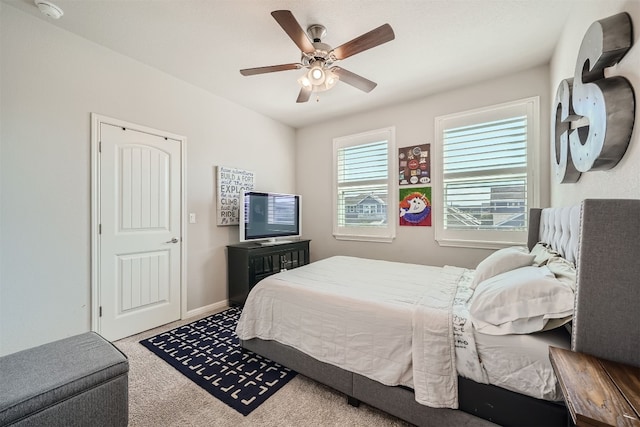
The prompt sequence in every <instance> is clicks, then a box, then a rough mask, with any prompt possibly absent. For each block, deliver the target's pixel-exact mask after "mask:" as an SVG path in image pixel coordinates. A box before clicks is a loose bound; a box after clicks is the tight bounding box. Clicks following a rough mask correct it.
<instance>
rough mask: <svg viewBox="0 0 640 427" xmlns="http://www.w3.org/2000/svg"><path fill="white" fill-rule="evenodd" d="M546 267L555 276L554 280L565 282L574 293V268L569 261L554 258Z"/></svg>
mask: <svg viewBox="0 0 640 427" xmlns="http://www.w3.org/2000/svg"><path fill="white" fill-rule="evenodd" d="M547 267H549V270H551V272H552V273H553V274H554V275H555V276H556V279H558V280H560V281H562V282H565V283H566V284H568V285H569V286H571V289H573V290H574V291H575V290H576V268H575V267H574V266H573V263H572V262H571V261H567V260H566V259H564V258H561V257H555V258H551V259H550V260H549V261H548V262H547Z"/></svg>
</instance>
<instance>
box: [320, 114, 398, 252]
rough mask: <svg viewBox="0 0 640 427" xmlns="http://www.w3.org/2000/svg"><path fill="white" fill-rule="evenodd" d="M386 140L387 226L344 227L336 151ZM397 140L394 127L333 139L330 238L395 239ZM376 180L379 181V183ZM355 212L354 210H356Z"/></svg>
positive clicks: (375, 240) (355, 239)
mask: <svg viewBox="0 0 640 427" xmlns="http://www.w3.org/2000/svg"><path fill="white" fill-rule="evenodd" d="M382 140H386V141H387V169H388V170H387V179H386V185H387V226H386V227H379V228H367V227H353V226H351V227H347V226H344V225H340V224H339V219H338V195H339V191H338V188H339V183H338V150H339V149H342V148H348V147H354V146H358V145H365V144H370V143H373V142H378V141H382ZM396 163H397V162H396V137H395V126H389V127H385V128H381V129H375V130H371V131H367V132H362V133H358V134H353V135H346V136H341V137H336V138H334V139H333V203H332V209H333V215H332V216H333V236H334V238H335V239H336V240H352V241H362V242H382V243H390V242H392V241H393V240H394V239H395V237H396V223H397V220H398V219H397V218H398V217H397V210H398V209H397V202H396V200H397V198H398V196H397V194H398V190H397V185H396V184H397V183H396V177H397V175H398V172H397V164H396ZM378 181H379V180H378ZM356 210H357V209H356Z"/></svg>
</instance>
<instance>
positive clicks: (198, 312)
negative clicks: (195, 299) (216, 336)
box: [182, 300, 229, 320]
mask: <svg viewBox="0 0 640 427" xmlns="http://www.w3.org/2000/svg"><path fill="white" fill-rule="evenodd" d="M228 307H229V300H223V301H219V302H215V303H213V304H209V305H205V306H204V307H199V308H196V309H193V310H189V311H187V314H186V316H185V317H184V318H183V319H182V320H186V319H190V318H192V317H198V316H202V315H203V314H209V312H210V311H221V310H223V309H225V308H228Z"/></svg>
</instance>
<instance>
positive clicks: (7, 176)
mask: <svg viewBox="0 0 640 427" xmlns="http://www.w3.org/2000/svg"><path fill="white" fill-rule="evenodd" d="M0 23H1V25H0V37H1V45H0V54H1V55H0V56H1V62H0V64H1V66H0V93H1V94H2V97H1V99H0V117H1V122H2V127H1V128H0V130H1V133H0V153H1V156H0V161H1V164H0V166H1V168H0V183H2V186H1V187H0V206H1V207H2V210H1V212H0V230H1V233H2V239H1V240H0V354H6V353H10V352H13V351H17V350H20V349H23V348H27V347H31V346H34V345H37V344H41V343H44V342H48V341H52V340H55V339H58V338H62V337H65V336H69V335H73V334H76V333H80V332H84V331H87V330H89V329H90V201H91V194H90V176H91V175H90V173H91V170H90V113H91V112H96V113H99V114H103V115H106V116H111V117H115V118H118V119H122V120H126V121H129V122H133V123H138V124H141V125H144V126H149V127H153V128H157V129H161V130H165V131H168V132H171V133H175V134H179V135H184V136H186V137H187V210H188V212H195V213H196V214H197V216H198V223H197V224H190V225H189V226H188V230H187V239H188V248H187V250H188V265H187V285H188V310H190V311H193V310H197V309H199V308H201V307H206V306H209V305H212V304H216V303H221V302H223V301H224V300H226V298H227V289H226V253H225V246H226V245H227V244H229V243H235V242H237V240H238V228H237V227H236V226H233V227H217V226H216V219H215V199H214V197H215V187H214V182H215V166H216V165H223V166H230V167H239V168H243V169H248V170H252V171H254V172H255V173H256V181H257V186H258V188H259V189H264V190H272V191H282V192H291V191H295V190H296V189H295V181H294V172H293V170H294V165H295V163H294V161H295V158H294V155H295V154H294V151H295V132H294V130H293V129H292V128H290V127H288V126H285V125H283V124H280V123H278V122H276V121H274V120H271V119H269V118H266V117H265V116H262V115H259V114H257V113H255V112H252V111H250V110H247V109H245V108H244V107H241V106H238V105H236V104H233V103H231V102H228V101H226V100H225V99H222V98H219V97H217V96H214V95H212V94H210V93H207V92H204V91H203V90H201V89H198V88H196V87H194V86H191V85H188V84H186V83H184V82H182V81H180V80H177V79H175V78H173V77H171V76H169V75H166V74H164V73H161V72H159V71H157V70H155V69H153V68H150V67H148V66H146V65H144V64H141V63H139V62H136V61H133V60H131V59H129V58H127V57H124V56H122V55H120V54H117V53H114V52H112V51H110V50H108V49H106V48H104V47H101V46H99V45H96V44H94V43H92V42H89V41H87V40H85V39H82V38H79V37H77V36H75V35H73V34H71V33H68V32H66V31H63V30H60V29H58V28H56V27H54V26H52V25H50V24H48V23H46V22H44V21H43V20H41V19H38V18H35V17H32V16H30V15H27V14H24V13H22V12H20V11H18V10H17V9H14V8H13V7H11V6H6V5H4V4H3V5H2V7H1V9H0ZM211 78H216V77H215V76H211ZM273 170H277V171H278V172H277V173H273Z"/></svg>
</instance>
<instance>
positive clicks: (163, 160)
mask: <svg viewBox="0 0 640 427" xmlns="http://www.w3.org/2000/svg"><path fill="white" fill-rule="evenodd" d="M159 135H161V133H160V132H158V133H157V134H156V133H155V132H149V131H148V130H147V131H140V130H136V129H132V128H129V127H123V126H117V125H113V124H108V123H104V122H100V123H99V141H100V148H99V159H98V162H99V171H100V172H99V174H100V176H99V190H98V191H99V195H100V196H99V209H98V210H99V219H98V222H99V226H98V240H99V245H98V248H97V249H98V252H99V256H98V259H99V261H98V262H99V266H98V269H99V273H98V275H97V280H98V288H99V291H98V293H99V302H98V304H99V307H98V310H99V321H98V324H99V326H98V330H99V332H100V333H101V334H102V335H103V336H104V337H105V338H107V339H109V340H116V339H119V338H123V337H126V336H129V335H133V334H135V333H138V332H142V331H145V330H148V329H151V328H154V327H156V326H160V325H163V324H166V323H169V322H171V321H174V320H177V319H179V318H180V307H181V304H180V297H181V277H182V275H181V259H182V256H181V251H182V235H181V217H182V212H181V210H182V208H181V206H182V203H181V200H182V196H181V188H182V185H181V179H182V171H181V168H182V159H181V153H182V146H181V144H182V141H181V140H176V139H172V138H168V137H164V136H159Z"/></svg>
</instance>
